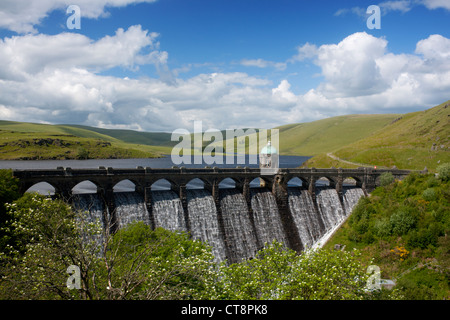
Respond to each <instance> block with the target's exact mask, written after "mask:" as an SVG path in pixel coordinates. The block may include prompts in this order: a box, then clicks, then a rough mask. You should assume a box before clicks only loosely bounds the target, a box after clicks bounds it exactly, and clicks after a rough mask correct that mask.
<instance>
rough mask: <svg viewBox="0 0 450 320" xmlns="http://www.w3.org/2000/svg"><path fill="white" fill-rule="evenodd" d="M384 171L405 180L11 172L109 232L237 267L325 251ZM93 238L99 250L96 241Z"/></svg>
mask: <svg viewBox="0 0 450 320" xmlns="http://www.w3.org/2000/svg"><path fill="white" fill-rule="evenodd" d="M386 171H389V172H391V173H392V174H393V176H394V178H396V179H402V178H403V177H405V176H406V175H407V174H409V171H407V170H398V169H382V170H374V169H372V168H358V169H342V168H339V169H336V168H330V169H315V168H311V169H308V168H306V169H302V168H294V169H291V168H289V169H279V170H278V172H277V173H275V174H273V175H264V174H261V171H260V170H259V169H254V168H247V167H246V168H240V167H237V168H217V167H214V168H209V167H208V168H189V169H187V168H183V167H182V168H177V167H175V168H171V169H164V168H162V169H152V168H149V167H146V168H143V167H137V168H136V169H120V168H119V169H114V168H104V167H99V168H98V169H71V168H63V167H58V168H57V169H52V170H50V169H45V170H15V171H14V176H16V177H17V178H18V179H19V183H20V187H19V188H20V192H22V193H24V192H27V191H28V190H32V189H33V187H34V186H35V185H38V184H41V183H46V184H47V185H48V186H50V187H51V188H53V192H52V193H53V195H54V196H55V197H60V198H63V199H65V200H68V201H71V202H72V204H73V207H74V208H76V209H79V210H82V211H87V212H88V220H89V221H95V220H98V221H100V222H101V223H103V226H104V227H105V228H110V230H111V231H113V232H114V231H115V230H117V229H120V228H124V227H126V226H127V225H128V224H130V223H132V222H133V221H142V222H143V223H145V224H147V225H149V226H150V227H151V228H152V229H155V228H157V227H162V228H164V229H167V230H171V231H179V232H187V233H188V234H189V235H190V236H191V237H192V238H193V239H198V240H201V241H204V242H206V243H207V244H208V245H210V246H211V248H212V253H213V254H214V257H215V260H216V261H226V262H227V263H235V262H239V261H241V260H242V259H249V258H252V257H254V256H255V253H256V252H257V251H258V250H260V249H262V248H263V247H264V246H265V245H266V244H268V243H271V242H273V241H278V242H281V243H283V244H284V245H285V247H287V248H290V249H293V250H295V251H297V252H302V251H304V250H306V249H308V248H312V247H316V246H317V244H320V243H323V241H324V239H327V237H328V236H329V235H330V233H332V232H334V230H335V228H336V227H338V226H339V225H341V224H342V223H343V222H344V221H345V219H346V218H347V217H348V216H349V215H350V214H351V211H352V209H353V208H354V206H355V205H356V204H357V202H358V201H359V199H360V198H361V197H364V196H365V195H367V194H369V193H370V192H371V191H372V190H374V189H375V188H376V186H378V185H379V181H380V176H381V175H382V174H383V173H384V172H386ZM227 180H228V181H227ZM296 180H297V181H296ZM293 181H294V182H295V183H294V182H293ZM83 184H88V185H89V184H90V187H89V188H91V189H90V191H89V190H88V191H86V190H83V188H81V189H80V185H83ZM124 184H125V185H124ZM96 237H97V238H96V239H95V240H96V241H98V242H101V240H102V238H101V235H98V236H96Z"/></svg>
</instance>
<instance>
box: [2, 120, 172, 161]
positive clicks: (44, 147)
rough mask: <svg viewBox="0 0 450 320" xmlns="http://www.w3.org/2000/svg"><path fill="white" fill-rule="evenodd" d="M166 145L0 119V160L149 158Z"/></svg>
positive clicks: (87, 130) (68, 128) (163, 150)
mask: <svg viewBox="0 0 450 320" xmlns="http://www.w3.org/2000/svg"><path fill="white" fill-rule="evenodd" d="M166 152H167V148H165V147H160V146H148V145H139V144H131V143H127V142H124V141H122V140H120V139H117V138H115V137H113V136H109V135H105V134H102V133H100V132H96V131H93V130H89V127H86V128H77V127H74V126H67V125H48V124H36V123H25V122H13V121H0V159H3V160H15V159H24V160H25V159H33V160H35V159H40V160H43V159H89V158H95V159H99V158H103V159H108V158H152V157H159V156H161V155H162V154H163V153H166Z"/></svg>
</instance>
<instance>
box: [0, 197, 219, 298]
mask: <svg viewBox="0 0 450 320" xmlns="http://www.w3.org/2000/svg"><path fill="white" fill-rule="evenodd" d="M8 208H9V216H10V220H9V223H8V225H7V227H5V228H7V229H8V230H9V232H10V233H11V234H12V235H13V236H14V238H15V239H17V241H16V242H15V243H14V245H8V246H7V247H6V250H5V251H4V252H2V254H1V258H2V261H3V262H4V263H3V265H4V266H5V268H4V269H3V273H2V274H0V298H2V299H206V298H208V297H209V296H211V295H214V292H212V291H211V290H214V288H215V287H214V281H215V267H216V265H215V264H214V262H213V256H212V253H211V249H210V248H209V247H207V246H206V245H205V244H203V243H201V242H200V241H194V240H191V239H189V237H188V235H187V234H183V233H176V232H170V231H167V230H163V229H156V230H151V229H150V227H149V226H147V225H145V224H144V223H142V222H139V223H133V224H131V225H129V226H128V227H126V228H124V229H122V230H119V231H118V232H117V233H115V234H110V233H109V232H108V230H110V227H111V225H110V223H109V221H107V222H106V225H105V226H102V223H101V222H100V221H95V222H90V220H89V219H88V217H87V215H88V212H75V211H73V210H72V208H71V207H70V206H69V205H68V204H66V203H65V202H63V201H62V200H52V199H50V198H47V197H45V196H42V195H38V194H26V195H25V196H23V197H22V198H20V199H19V200H17V201H16V202H14V203H12V204H10V205H8ZM99 235H101V242H100V244H99V241H98V238H99V237H98V236H99ZM70 266H76V267H77V268H79V270H80V279H79V280H80V288H79V289H72V290H70V289H69V288H68V287H67V279H68V277H69V274H68V273H67V272H66V271H67V269H68V267H70Z"/></svg>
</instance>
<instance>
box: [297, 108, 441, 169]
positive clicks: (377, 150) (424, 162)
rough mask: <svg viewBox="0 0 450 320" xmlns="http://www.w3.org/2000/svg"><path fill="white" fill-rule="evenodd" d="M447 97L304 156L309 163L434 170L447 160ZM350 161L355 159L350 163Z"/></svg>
mask: <svg viewBox="0 0 450 320" xmlns="http://www.w3.org/2000/svg"><path fill="white" fill-rule="evenodd" d="M449 139H450V101H447V102H444V103H442V104H440V105H438V106H436V107H434V108H430V109H428V110H425V111H420V112H413V113H407V114H404V115H402V116H400V117H399V118H398V119H397V120H396V121H394V122H392V123H391V124H389V125H388V126H386V127H384V128H382V129H381V130H378V131H376V132H374V133H373V134H371V135H370V136H368V137H365V138H363V139H360V140H358V141H355V142H353V143H350V144H348V145H346V146H343V147H341V148H339V149H337V150H336V148H335V149H331V148H330V149H328V151H327V152H328V153H330V152H332V156H334V157H335V158H338V159H339V160H341V161H339V160H336V159H332V158H331V156H330V154H328V155H327V154H326V153H324V152H323V153H322V154H320V155H318V156H316V157H313V158H311V159H310V160H308V162H307V163H305V165H307V166H309V167H313V166H314V167H330V166H335V167H339V166H340V167H343V168H344V167H355V166H359V165H361V164H362V165H376V166H379V167H382V166H385V167H392V166H394V165H395V166H397V167H398V168H404V169H417V170H421V169H423V168H424V167H427V168H428V169H431V170H434V169H435V168H436V167H437V166H438V165H439V164H440V163H444V162H450V143H449ZM351 163H355V164H354V165H352V164H351Z"/></svg>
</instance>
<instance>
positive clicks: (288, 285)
mask: <svg viewBox="0 0 450 320" xmlns="http://www.w3.org/2000/svg"><path fill="white" fill-rule="evenodd" d="M358 255H359V253H358V252H357V251H356V250H355V251H354V252H345V251H334V250H333V251H331V250H325V249H319V250H317V251H311V252H306V253H303V254H301V255H297V254H296V253H295V252H294V251H292V250H289V249H285V248H283V246H282V245H281V244H280V243H276V242H274V243H272V244H271V245H269V246H267V247H265V248H264V249H263V250H261V251H260V252H259V253H258V255H257V256H256V257H255V259H251V260H247V261H243V262H241V263H237V264H233V265H230V266H226V267H223V268H222V270H221V272H222V276H221V277H220V279H221V288H222V292H223V297H222V298H225V299H283V300H286V299H288V300H290V299H305V300H310V299H352V300H356V299H364V298H367V297H369V293H368V292H366V290H365V289H366V281H367V279H368V275H367V273H366V270H367V269H366V268H367V267H364V266H363V265H362V264H361V263H360V262H359V261H358V260H357V257H358Z"/></svg>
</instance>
